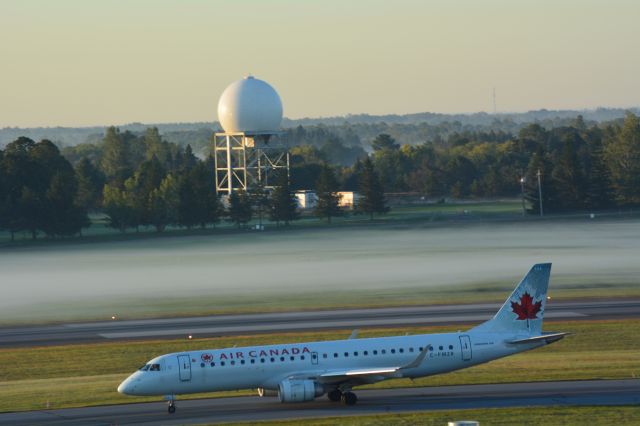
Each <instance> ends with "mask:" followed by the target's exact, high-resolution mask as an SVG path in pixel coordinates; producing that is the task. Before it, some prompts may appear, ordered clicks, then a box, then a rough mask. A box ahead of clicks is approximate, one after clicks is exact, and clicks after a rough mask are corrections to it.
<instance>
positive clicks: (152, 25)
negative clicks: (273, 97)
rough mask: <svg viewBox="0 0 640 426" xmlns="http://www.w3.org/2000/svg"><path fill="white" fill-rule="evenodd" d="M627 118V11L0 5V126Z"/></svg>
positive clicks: (631, 7) (636, 97)
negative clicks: (253, 93) (258, 84)
mask: <svg viewBox="0 0 640 426" xmlns="http://www.w3.org/2000/svg"><path fill="white" fill-rule="evenodd" d="M248 73H251V74H253V75H255V76H256V77H257V78H261V79H264V80H266V81H268V82H269V83H271V84H272V85H273V86H274V87H275V88H276V90H277V91H278V92H279V94H280V96H281V98H282V101H283V106H284V114H285V116H287V117H290V118H300V117H319V116H335V115H344V114H349V113H352V114H357V113H369V114H389V113H397V114H404V113H412V112H425V111H429V112H477V111H487V112H491V111H493V101H492V89H493V88H494V87H495V88H496V94H497V109H498V112H513V111H527V110H531V109H541V108H547V109H574V108H575V109H584V108H595V107H599V106H604V107H633V106H639V105H640V1H638V0H607V1H605V0H602V1H594V0H577V1H572V0H555V1H553V0H552V1H547V0H535V1H524V0H521V1H520V0H505V1H499V0H469V1H465V0H442V1H438V0H415V1H412V0H393V1H391V0H387V1H375V0H366V1H365V0H362V1H356V0H352V1H348V0H321V1H304V0H279V1H275V0H274V1H269V0H254V1H249V0H246V1H241V0H235V1H216V0H211V1H204V0H200V1H197V0H147V1H145V0H109V1H104V0H42V1H36V0H0V127H6V126H22V127H27V126H88V125H108V124H124V123H130V122H144V123H161V122H194V121H213V120H216V119H217V117H216V109H217V102H218V98H219V96H220V94H221V93H222V91H223V90H224V88H225V87H226V86H227V85H228V84H230V83H231V82H233V81H235V80H237V79H239V78H241V77H242V76H243V75H245V74H248Z"/></svg>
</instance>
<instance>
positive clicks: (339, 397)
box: [327, 389, 358, 405]
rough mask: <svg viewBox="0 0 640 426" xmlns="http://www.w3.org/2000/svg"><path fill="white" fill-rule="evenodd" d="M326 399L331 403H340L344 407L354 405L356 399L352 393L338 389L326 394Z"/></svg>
mask: <svg viewBox="0 0 640 426" xmlns="http://www.w3.org/2000/svg"><path fill="white" fill-rule="evenodd" d="M327 398H329V401H332V402H338V401H340V402H342V403H343V404H344V405H356V402H358V397H357V396H356V394H355V393H353V392H349V391H347V392H342V391H341V390H340V389H334V390H332V391H329V392H328V393H327Z"/></svg>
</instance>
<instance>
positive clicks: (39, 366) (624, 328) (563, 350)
mask: <svg viewBox="0 0 640 426" xmlns="http://www.w3.org/2000/svg"><path fill="white" fill-rule="evenodd" d="M639 326H640V320H626V321H597V322H596V321H594V322H550V321H549V322H547V323H546V324H545V329H547V330H552V331H568V332H572V333H575V334H574V335H572V336H569V337H567V338H565V339H564V340H562V341H560V342H558V343H555V344H553V345H550V346H548V347H546V348H541V349H539V350H536V351H531V352H527V353H523V354H519V355H516V356H513V357H509V358H505V359H502V360H498V361H494V362H491V363H488V364H484V365H480V366H476V367H473V368H471V369H468V370H462V371H458V372H453V373H449V374H445V375H439V376H433V377H428V378H423V379H419V380H416V381H415V382H410V381H408V380H404V379H401V380H394V381H387V382H383V383H379V384H377V385H374V386H373V387H378V388H380V387H411V386H438V385H453V384H465V383H466V384H478V383H498V382H521V381H542V380H580V379H621V378H632V377H640V340H639V339H637V329H638V327H639ZM460 328H462V329H464V327H460V326H456V327H420V328H411V329H379V330H363V331H362V332H361V337H374V336H383V335H393V334H403V333H404V332H406V331H409V332H410V333H411V334H416V333H434V332H446V331H453V330H456V329H460ZM348 335H349V332H346V331H345V332H315V333H304V334H301V335H297V334H293V333H289V334H282V335H261V336H249V337H225V338H215V339H201V340H199V339H195V340H172V341H151V342H122V343H100V344H89V345H78V346H57V347H41V348H21V349H3V350H0V365H3V366H6V368H3V369H2V370H1V371H0V412H3V411H22V410H35V409H44V408H47V407H49V408H63V407H80V406H88V405H103V404H119V403H131V402H141V401H157V400H158V398H134V397H125V396H122V395H120V394H118V393H117V392H116V387H117V385H118V384H119V383H120V381H121V380H123V379H124V378H125V377H126V376H127V375H128V374H130V373H131V372H133V371H134V370H135V369H136V368H137V367H139V366H140V365H143V364H144V363H145V362H146V361H147V360H149V359H151V358H152V357H154V356H157V355H159V354H163V353H169V352H174V351H187V350H198V349H205V348H223V347H232V346H234V345H237V346H248V345H259V344H269V343H292V342H300V341H310V340H328V339H336V338H346V337H348ZM594 342H597V344H594ZM25 360H27V361H25ZM248 393H251V391H242V392H225V393H216V394H205V395H203V394H199V395H196V396H192V397H197V398H202V397H210V396H229V395H242V394H248ZM185 398H186V396H185Z"/></svg>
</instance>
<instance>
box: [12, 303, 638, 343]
mask: <svg viewBox="0 0 640 426" xmlns="http://www.w3.org/2000/svg"><path fill="white" fill-rule="evenodd" d="M498 308H499V305H498V304H493V303H486V304H468V305H436V306H416V307H398V308H377V309H344V310H327V311H307V312H284V313H268V314H243V315H212V316H206V317H189V318H168V319H149V320H130V321H119V320H115V321H104V322H92V323H70V324H59V325H47V326H29V327H10V328H0V347H5V348H7V347H20V346H39V345H43V346H45V345H60V344H71V343H88V342H99V341H107V340H128V339H136V340H141V339H158V338H163V339H164V338H179V337H187V336H188V335H192V336H193V337H212V336H223V335H237V334H245V335H246V334H258V333H273V332H286V331H308V330H325V329H352V328H360V327H394V326H415V325H441V324H458V323H467V324H469V323H480V322H482V321H485V320H487V319H489V318H490V317H491V316H493V315H494V314H495V312H496V311H497V310H498ZM629 317H635V318H638V317H640V299H631V300H619V299H618V300H597V301H571V302H549V303H548V304H547V310H546V312H545V319H551V320H553V319H571V320H594V319H604V318H629Z"/></svg>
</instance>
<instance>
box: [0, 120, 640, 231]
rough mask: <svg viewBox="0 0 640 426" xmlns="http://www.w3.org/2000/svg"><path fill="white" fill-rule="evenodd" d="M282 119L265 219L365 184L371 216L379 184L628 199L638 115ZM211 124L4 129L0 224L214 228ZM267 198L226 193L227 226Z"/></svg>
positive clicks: (549, 200)
mask: <svg viewBox="0 0 640 426" xmlns="http://www.w3.org/2000/svg"><path fill="white" fill-rule="evenodd" d="M525 119H529V120H530V121H528V122H527V121H525ZM284 127H285V134H284V135H283V136H282V138H281V139H282V141H283V143H284V145H286V146H288V148H289V151H290V153H291V158H292V166H291V167H292V169H291V180H290V182H281V184H280V187H282V188H284V187H286V188H284V189H283V191H284V193H283V194H284V195H283V198H282V199H280V201H279V203H280V204H281V205H280V207H279V208H280V209H281V210H278V211H280V213H277V214H275V213H274V212H275V211H276V209H275V208H274V207H273V206H270V207H268V208H267V211H269V212H270V214H271V215H272V218H273V219H274V220H276V221H280V220H282V221H284V222H288V221H289V220H294V219H295V218H296V214H295V212H294V211H293V210H295V209H294V208H291V202H292V198H291V193H292V191H294V190H296V189H316V190H317V191H318V192H319V193H322V194H329V195H328V197H329V198H328V199H327V200H325V201H323V203H320V204H322V205H323V206H325V207H324V208H325V211H324V212H317V213H319V215H320V216H323V217H326V218H327V219H328V220H330V218H331V215H337V214H340V212H339V211H338V210H336V209H335V200H332V199H331V197H333V195H331V194H334V193H335V191H338V190H358V191H373V192H372V193H371V194H370V195H371V200H373V199H375V200H377V201H376V203H375V204H376V205H375V206H374V207H372V208H370V209H369V210H367V211H366V213H370V214H371V215H373V213H383V212H384V211H386V206H385V205H384V204H385V203H384V197H381V196H380V194H374V193H375V192H382V191H384V192H386V193H402V192H411V193H414V194H418V195H421V196H422V197H424V198H425V199H427V200H432V201H434V200H440V199H445V198H454V199H465V198H496V197H519V196H520V195H521V194H524V196H525V197H526V199H527V207H528V210H529V212H531V213H534V214H535V213H538V209H539V205H540V203H539V201H540V200H539V194H540V193H542V198H543V200H542V201H543V203H542V204H543V205H544V211H545V213H559V212H567V211H577V210H586V209H589V210H606V209H612V208H620V207H629V206H638V205H640V120H639V119H638V115H637V111H635V112H634V111H627V112H624V111H622V110H609V109H606V110H605V109H603V110H596V111H588V112H583V114H575V115H572V114H571V112H557V111H556V112H550V111H536V112H530V113H526V114H514V115H497V116H495V115H489V114H471V115H460V116H457V115H456V116H452V115H448V116H447V115H439V114H414V115H405V116H382V117H371V116H366V115H359V116H349V117H339V118H327V119H317V120H311V119H308V120H307V119H305V120H295V121H292V120H285V122H284ZM214 129H215V127H214V124H213V123H212V124H206V123H200V124H165V125H158V126H152V127H148V126H146V125H142V124H139V125H138V124H135V125H128V126H122V127H120V128H118V129H117V128H115V127H109V128H107V129H106V131H105V129H102V128H91V129H62V128H48V129H3V130H1V131H0V134H1V135H2V137H3V138H7V137H8V138H9V139H11V140H10V142H9V143H8V144H7V145H6V146H5V147H4V149H3V150H2V151H0V228H2V229H6V230H10V231H12V232H19V231H22V230H29V231H31V232H32V233H33V234H34V236H35V235H36V233H37V232H39V231H42V232H44V233H46V234H47V235H73V234H74V233H77V232H79V231H80V229H81V228H82V227H83V226H86V225H87V224H88V221H87V212H90V211H96V212H103V213H105V214H106V215H107V216H108V217H109V219H110V223H111V225H112V226H113V227H115V228H118V229H121V230H123V231H124V230H126V229H127V228H131V227H134V228H135V227H138V226H140V225H146V226H149V225H152V226H155V227H156V228H157V229H158V230H162V229H164V227H165V226H167V225H175V226H186V227H191V226H205V225H206V224H215V223H216V222H217V221H219V220H220V217H222V216H223V215H227V216H229V215H231V214H234V213H233V212H232V211H231V210H229V211H227V212H223V211H222V210H221V207H220V205H219V201H218V197H217V195H216V194H215V189H214V188H215V186H214V185H213V170H212V161H211V158H210V149H211V148H210V144H211V136H212V133H213V131H214ZM8 135H10V136H8ZM37 139H42V140H41V141H40V142H35V140H37ZM363 182H368V184H366V185H365V186H363ZM367 186H368V188H367ZM378 187H379V188H378ZM372 188H373V190H372ZM378 189H379V190H378ZM251 197H253V198H251ZM268 198H269V197H267V199H265V198H264V197H262V196H261V195H260V190H259V189H258V192H256V193H254V194H253V195H252V194H246V197H244V196H243V197H239V198H236V199H235V200H234V202H236V203H239V204H238V205H236V206H235V207H236V210H234V211H235V212H236V213H235V214H236V218H235V219H233V218H231V219H230V220H232V221H234V223H237V224H238V225H240V224H241V223H244V222H246V221H248V220H249V219H250V216H251V212H249V213H248V216H247V211H246V210H247V209H249V210H252V209H253V210H256V209H257V208H258V207H257V206H258V205H261V206H262V207H260V208H264V207H265V206H266V205H268V204H269V202H270V201H269V199H268ZM271 198H272V200H271V201H275V199H274V198H273V196H272V197H271ZM256 200H258V201H256ZM259 200H262V201H259ZM263 202H264V204H261V203H263ZM242 203H244V204H242ZM256 203H257V204H256ZM365 204H367V203H363V206H364V205H365ZM239 206H240V207H243V206H244V207H243V208H244V210H245V211H244V212H242V211H241V210H242V208H240V210H238V207H239ZM367 208H369V207H367ZM260 214H262V212H260ZM274 214H275V216H274ZM327 215H328V216H327ZM247 217H249V219H247ZM43 218H46V220H45V219H43ZM52 221H53V222H55V223H53V222H52ZM243 221H244V222H243Z"/></svg>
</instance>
